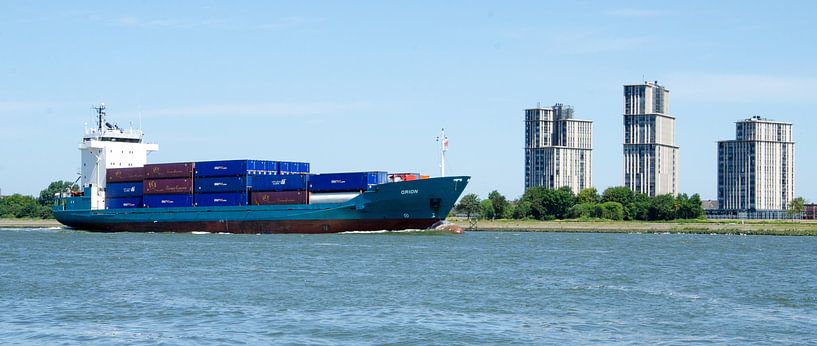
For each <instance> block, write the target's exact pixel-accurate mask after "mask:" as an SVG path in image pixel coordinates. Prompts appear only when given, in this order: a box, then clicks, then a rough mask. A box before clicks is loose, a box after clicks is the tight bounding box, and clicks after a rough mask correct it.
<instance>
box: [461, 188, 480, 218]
mask: <svg viewBox="0 0 817 346" xmlns="http://www.w3.org/2000/svg"><path fill="white" fill-rule="evenodd" d="M479 203H480V200H479V196H477V194H475V193H469V194H467V195H465V196H462V198H461V199H460V203H459V204H457V210H458V211H459V212H461V213H466V214H467V215H468V218H471V215H476V214H479V212H480V204H479Z"/></svg>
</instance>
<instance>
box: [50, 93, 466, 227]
mask: <svg viewBox="0 0 817 346" xmlns="http://www.w3.org/2000/svg"><path fill="white" fill-rule="evenodd" d="M94 109H95V110H96V113H97V114H96V115H97V127H96V128H87V127H86V129H85V133H84V136H83V138H82V143H81V144H80V146H79V149H80V151H81V164H82V166H81V172H80V174H81V175H80V177H79V179H78V181H80V187H81V191H75V192H72V193H70V194H66V195H62V196H60V197H61V198H59V199H58V202H57V204H56V205H55V206H54V209H53V210H54V217H55V218H56V219H57V220H58V221H59V222H60V223H62V224H64V225H66V226H68V227H71V228H75V229H81V230H88V231H99V232H211V233H221V232H224V233H253V234H255V233H338V232H348V231H379V230H405V229H420V230H423V229H429V228H431V227H434V226H436V225H437V224H439V223H440V222H441V221H444V220H445V218H446V216H447V215H448V213H449V212H450V211H451V208H452V207H453V205H454V203H455V202H456V201H457V199H458V198H459V196H460V195H461V194H462V191H463V190H464V189H465V186H466V185H467V184H468V181H469V179H470V177H468V176H451V177H429V176H425V175H421V174H418V173H387V172H385V171H365V172H342V173H318V174H315V173H312V172H311V171H310V163H308V162H293V161H276V160H251V159H241V160H220V161H198V162H192V161H191V162H171V163H153V164H149V163H147V156H148V154H149V153H151V152H155V151H157V150H159V146H158V144H153V143H147V142H145V141H144V133H143V132H142V131H141V130H133V129H129V130H125V129H121V128H119V127H118V126H116V125H111V124H110V123H108V122H106V121H105V116H106V113H105V106H104V104H103V105H101V106H99V107H95V108H94Z"/></svg>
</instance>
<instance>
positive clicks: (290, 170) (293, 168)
mask: <svg viewBox="0 0 817 346" xmlns="http://www.w3.org/2000/svg"><path fill="white" fill-rule="evenodd" d="M277 163H278V174H281V175H289V174H309V162H291V161H277Z"/></svg>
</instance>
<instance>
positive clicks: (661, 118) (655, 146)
mask: <svg viewBox="0 0 817 346" xmlns="http://www.w3.org/2000/svg"><path fill="white" fill-rule="evenodd" d="M678 150H679V147H678V146H677V145H676V144H675V117H673V116H672V115H670V114H669V90H667V89H666V88H665V87H663V86H661V85H658V82H655V83H650V82H644V84H635V85H625V86H624V186H627V187H629V188H630V190H632V191H634V192H640V193H645V194H648V195H650V196H656V195H663V194H672V195H675V194H677V193H678V159H679V158H678Z"/></svg>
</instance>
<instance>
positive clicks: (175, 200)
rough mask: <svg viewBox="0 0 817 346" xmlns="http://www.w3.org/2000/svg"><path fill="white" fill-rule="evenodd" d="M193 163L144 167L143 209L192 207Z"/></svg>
mask: <svg viewBox="0 0 817 346" xmlns="http://www.w3.org/2000/svg"><path fill="white" fill-rule="evenodd" d="M195 167H196V165H195V163H193V162H176V163H160V164H150V165H145V181H144V184H143V188H144V206H145V208H172V207H190V206H193V187H194V179H193V176H194V170H195Z"/></svg>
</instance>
